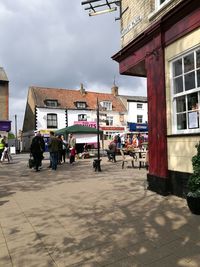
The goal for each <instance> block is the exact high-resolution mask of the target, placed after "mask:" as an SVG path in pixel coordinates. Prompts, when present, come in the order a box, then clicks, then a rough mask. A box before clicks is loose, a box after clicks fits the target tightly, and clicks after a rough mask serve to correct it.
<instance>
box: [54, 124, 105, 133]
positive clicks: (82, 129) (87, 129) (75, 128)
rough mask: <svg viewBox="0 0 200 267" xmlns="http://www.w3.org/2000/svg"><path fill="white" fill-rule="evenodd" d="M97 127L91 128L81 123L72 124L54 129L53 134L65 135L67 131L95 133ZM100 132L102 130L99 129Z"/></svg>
mask: <svg viewBox="0 0 200 267" xmlns="http://www.w3.org/2000/svg"><path fill="white" fill-rule="evenodd" d="M97 132H98V131H97V129H96V128H92V127H88V126H83V125H72V126H69V127H66V128H62V129H59V130H57V131H55V134H56V135H58V134H63V135H67V134H69V133H78V134H81V133H82V134H97ZM99 133H100V134H103V131H102V130H99Z"/></svg>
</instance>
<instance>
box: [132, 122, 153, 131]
mask: <svg viewBox="0 0 200 267" xmlns="http://www.w3.org/2000/svg"><path fill="white" fill-rule="evenodd" d="M129 129H130V131H138V132H139V131H141V132H145V131H146V132H147V131H148V125H147V124H146V123H130V124H129Z"/></svg>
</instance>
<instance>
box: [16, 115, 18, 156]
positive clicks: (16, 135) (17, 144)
mask: <svg viewBox="0 0 200 267" xmlns="http://www.w3.org/2000/svg"><path fill="white" fill-rule="evenodd" d="M15 149H16V153H17V151H18V142H17V115H16V114H15Z"/></svg>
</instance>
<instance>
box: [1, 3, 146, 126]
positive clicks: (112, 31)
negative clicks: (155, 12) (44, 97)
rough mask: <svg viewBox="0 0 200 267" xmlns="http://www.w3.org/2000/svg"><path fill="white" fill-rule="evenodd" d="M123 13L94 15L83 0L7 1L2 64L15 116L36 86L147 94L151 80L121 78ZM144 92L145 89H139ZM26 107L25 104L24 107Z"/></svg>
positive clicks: (3, 10)
mask: <svg viewBox="0 0 200 267" xmlns="http://www.w3.org/2000/svg"><path fill="white" fill-rule="evenodd" d="M117 16H118V13H112V14H105V15H102V16H96V17H89V16H88V12H87V11H85V10H84V7H83V6H81V0H80V1H78V0H76V1H69V0H57V1H54V0H43V1H41V0H29V1H27V0H15V1H13V0H1V3H0V40H1V49H0V65H1V66H3V67H4V69H5V71H6V73H7V75H8V78H9V81H10V96H11V101H10V102H11V103H15V104H16V105H11V106H10V114H11V116H13V114H19V128H21V127H22V120H23V112H24V110H25V102H26V101H25V100H26V97H27V91H28V87H29V86H30V85H38V86H48V87H60V88H71V89H73V88H74V89H76V88H77V87H79V86H80V83H81V82H83V83H84V86H85V87H86V88H87V89H88V90H93V85H94V88H98V87H99V88H101V89H102V90H105V91H108V92H109V91H110V87H111V86H112V84H113V80H114V77H115V80H116V84H117V85H118V86H119V88H120V93H123V94H133V95H134V94H136V93H137V95H145V94H146V81H145V79H139V78H133V77H128V76H120V75H119V70H118V63H116V62H114V61H113V60H112V59H111V56H112V55H113V54H115V53H116V52H117V51H119V50H120V32H119V31H120V28H119V27H120V25H119V22H115V17H117ZM138 90H139V91H138ZM23 105H24V106H23Z"/></svg>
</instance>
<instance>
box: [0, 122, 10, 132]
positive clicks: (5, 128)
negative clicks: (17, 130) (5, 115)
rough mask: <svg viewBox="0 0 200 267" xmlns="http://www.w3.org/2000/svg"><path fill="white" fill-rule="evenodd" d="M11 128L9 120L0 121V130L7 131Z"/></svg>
mask: <svg viewBox="0 0 200 267" xmlns="http://www.w3.org/2000/svg"><path fill="white" fill-rule="evenodd" d="M10 130H11V121H0V131H3V132H9V131H10Z"/></svg>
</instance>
